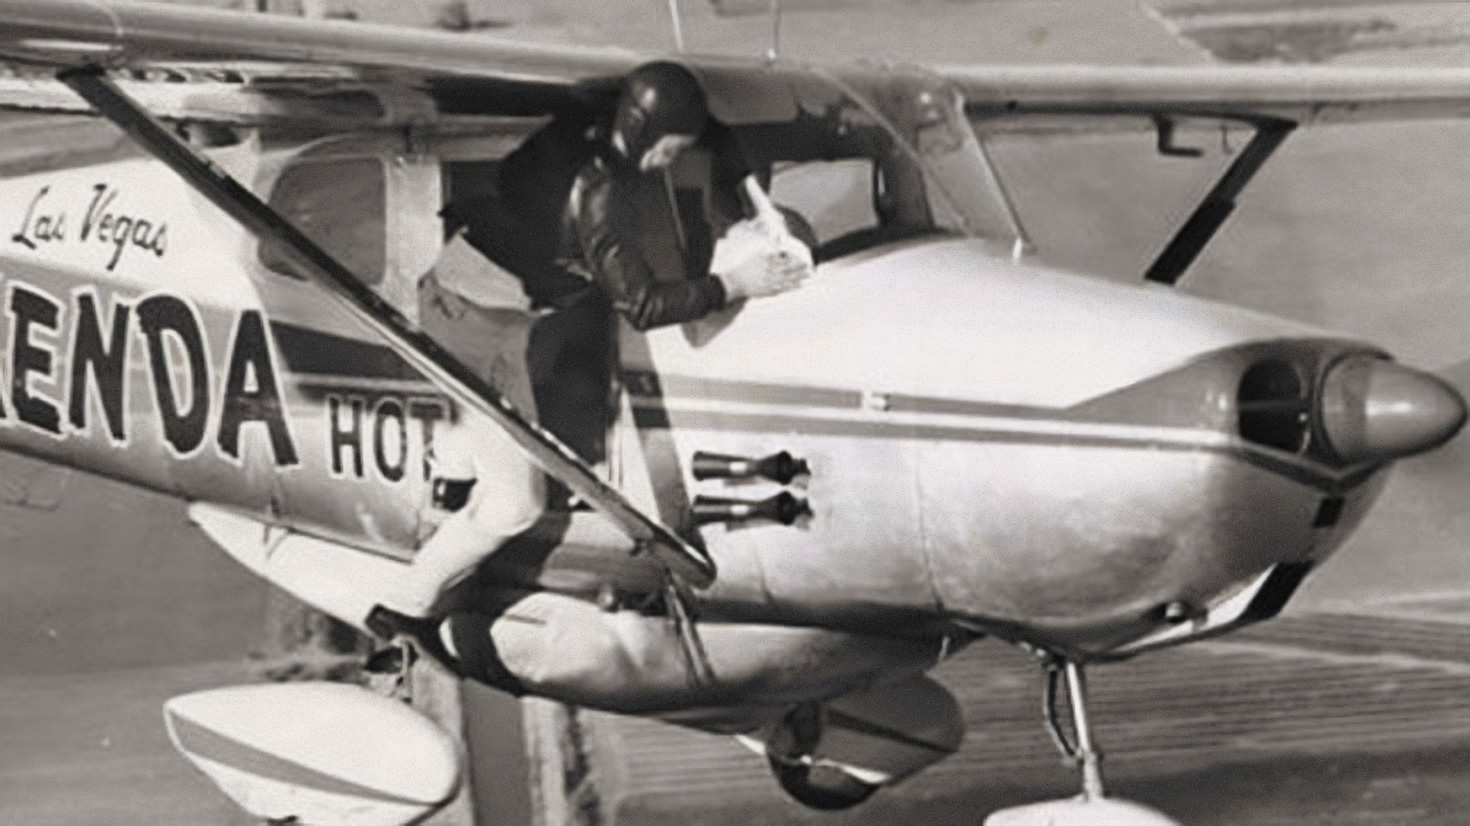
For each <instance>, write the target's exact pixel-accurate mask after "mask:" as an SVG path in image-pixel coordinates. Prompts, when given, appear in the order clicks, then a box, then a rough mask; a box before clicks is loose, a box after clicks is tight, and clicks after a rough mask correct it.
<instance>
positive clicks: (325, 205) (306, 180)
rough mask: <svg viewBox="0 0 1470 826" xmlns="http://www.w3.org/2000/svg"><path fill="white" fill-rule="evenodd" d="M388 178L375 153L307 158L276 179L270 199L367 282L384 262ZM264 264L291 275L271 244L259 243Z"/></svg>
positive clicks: (377, 277)
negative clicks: (347, 156) (351, 156)
mask: <svg viewBox="0 0 1470 826" xmlns="http://www.w3.org/2000/svg"><path fill="white" fill-rule="evenodd" d="M387 201H388V199H387V180H386V176H385V175H384V171H383V162H382V161H381V160H380V159H378V158H376V157H365V158H322V159H320V160H318V159H314V158H305V159H302V160H301V161H299V162H297V163H296V164H294V165H293V166H291V167H290V168H288V169H287V170H286V171H285V172H284V173H282V175H281V177H280V178H279V179H278V180H277V181H276V186H275V190H274V191H272V192H271V197H270V205H271V207H273V208H274V209H276V210H277V211H278V212H280V213H281V214H282V215H284V216H285V217H286V219H287V220H289V221H291V223H293V224H295V225H296V227H297V228H298V229H300V230H301V231H302V232H304V233H306V235H307V237H309V238H311V239H312V240H313V241H315V242H316V243H318V244H320V245H321V247H322V248H323V249H325V250H326V251H327V252H329V253H331V254H332V256H333V257H335V258H336V259H337V260H338V261H341V262H342V263H343V264H344V265H346V267H347V268H348V269H349V270H351V271H352V272H353V273H354V274H356V275H357V276H358V277H359V278H361V279H363V281H364V282H365V283H367V284H369V285H372V286H376V285H378V284H379V283H380V282H382V280H383V275H384V271H385V269H386V266H387V260H386V259H387ZM260 261H261V263H262V264H264V265H265V266H266V267H269V268H270V269H271V270H274V271H275V272H279V273H282V274H285V275H293V272H292V267H291V264H290V261H289V259H288V258H286V256H285V255H283V254H282V253H281V251H280V250H279V249H278V248H277V247H276V246H275V245H274V244H262V245H261V247H260Z"/></svg>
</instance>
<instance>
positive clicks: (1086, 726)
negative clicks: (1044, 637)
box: [1042, 657, 1107, 800]
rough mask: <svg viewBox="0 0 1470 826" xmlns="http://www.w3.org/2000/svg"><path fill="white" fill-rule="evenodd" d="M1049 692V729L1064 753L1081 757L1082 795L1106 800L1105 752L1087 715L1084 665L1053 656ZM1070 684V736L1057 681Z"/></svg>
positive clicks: (1046, 708) (1046, 704) (1046, 700)
mask: <svg viewBox="0 0 1470 826" xmlns="http://www.w3.org/2000/svg"><path fill="white" fill-rule="evenodd" d="M1045 667H1046V694H1045V698H1044V699H1043V700H1042V705H1043V711H1044V712H1045V714H1046V726H1047V730H1048V731H1049V732H1050V733H1051V736H1052V740H1054V741H1055V742H1056V744H1057V748H1058V749H1060V750H1061V752H1062V754H1064V755H1066V756H1067V757H1069V758H1071V759H1072V760H1075V761H1077V768H1078V770H1079V771H1080V772H1081V775H1082V799H1083V800H1102V799H1103V798H1104V797H1106V796H1107V792H1106V791H1105V790H1104V788H1103V777H1102V752H1101V751H1099V750H1098V748H1097V746H1096V744H1094V743H1093V740H1092V726H1091V724H1090V722H1089V721H1088V719H1087V675H1086V674H1085V673H1084V672H1083V670H1082V665H1081V664H1080V663H1077V662H1073V661H1072V660H1061V659H1058V658H1055V657H1049V658H1048V661H1047V663H1046V666H1045ZM1062 680H1065V681H1066V684H1067V705H1068V710H1069V711H1070V712H1071V717H1072V731H1073V737H1072V738H1068V737H1067V733H1066V731H1065V730H1064V729H1063V728H1062V723H1061V719H1060V714H1059V712H1060V709H1058V708H1057V684H1058V683H1059V682H1061V681H1062Z"/></svg>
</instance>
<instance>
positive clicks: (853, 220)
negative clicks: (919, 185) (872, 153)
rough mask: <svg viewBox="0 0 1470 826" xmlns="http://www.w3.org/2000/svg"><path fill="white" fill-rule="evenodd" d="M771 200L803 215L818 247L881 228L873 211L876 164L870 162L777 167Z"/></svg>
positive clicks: (795, 164)
mask: <svg viewBox="0 0 1470 826" xmlns="http://www.w3.org/2000/svg"><path fill="white" fill-rule="evenodd" d="M770 195H771V200H772V201H774V202H775V203H776V204H778V205H780V206H784V207H790V208H792V209H795V210H796V211H797V212H800V213H801V215H802V217H804V218H806V219H807V221H808V222H810V223H811V225H812V229H813V230H814V231H815V232H816V234H817V243H818V244H819V245H820V244H825V243H827V242H828V241H831V240H832V239H834V238H840V237H842V236H844V235H847V234H849V233H853V232H857V231H859V230H865V229H872V228H874V227H876V226H878V215H877V213H876V212H875V211H874V209H873V162H872V161H871V160H869V159H868V158H843V159H841V160H835V161H807V162H802V163H789V164H788V163H777V164H776V165H775V167H774V168H773V169H772V171H771V187H770Z"/></svg>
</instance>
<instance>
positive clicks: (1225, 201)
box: [1143, 118, 1296, 286]
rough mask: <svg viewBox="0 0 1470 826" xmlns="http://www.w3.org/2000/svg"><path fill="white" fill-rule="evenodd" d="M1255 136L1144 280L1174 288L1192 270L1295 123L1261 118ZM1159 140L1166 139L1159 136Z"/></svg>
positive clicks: (1171, 241)
mask: <svg viewBox="0 0 1470 826" xmlns="http://www.w3.org/2000/svg"><path fill="white" fill-rule="evenodd" d="M1254 123H1255V127H1256V134H1255V135H1253V136H1252V137H1251V140H1250V143H1247V144H1246V145H1245V148H1244V149H1242V150H1241V151H1240V154H1239V155H1236V156H1235V161H1234V162H1233V163H1231V164H1230V168H1228V169H1226V170H1225V174H1224V175H1221V176H1220V180H1218V181H1216V182H1215V186H1214V188H1213V189H1211V190H1210V192H1209V194H1208V195H1206V196H1205V199H1204V200H1203V201H1201V202H1200V205H1199V206H1198V207H1195V210H1194V214H1193V215H1190V216H1189V220H1188V221H1185V222H1184V226H1182V227H1180V228H1179V231H1178V232H1177V233H1175V234H1174V237H1173V238H1172V239H1170V241H1169V245H1168V246H1167V247H1164V251H1163V252H1161V253H1159V257H1158V258H1157V259H1155V260H1154V263H1153V265H1152V266H1150V267H1149V268H1148V272H1147V273H1145V274H1144V276H1143V277H1144V278H1145V279H1147V280H1149V281H1157V282H1159V283H1160V284H1169V285H1170V286H1172V285H1173V284H1174V283H1175V282H1177V281H1178V280H1179V276H1181V275H1183V274H1184V271H1185V270H1187V269H1189V265H1190V264H1193V263H1194V259H1196V258H1198V257H1199V254H1200V252H1201V251H1203V250H1204V248H1205V245H1206V244H1208V243H1210V239H1211V238H1214V237H1215V233H1216V232H1219V231H1220V227H1221V225H1223V224H1224V223H1225V219H1226V218H1229V217H1230V213H1231V212H1233V211H1235V199H1236V197H1238V196H1239V195H1240V193H1241V190H1243V189H1245V186H1246V184H1248V183H1250V182H1251V179H1252V178H1254V177H1255V175H1256V173H1257V172H1259V171H1260V169H1261V166H1262V165H1264V164H1265V163H1266V160H1267V159H1268V158H1270V157H1271V153H1273V152H1275V151H1276V148H1277V147H1278V146H1280V145H1281V142H1282V141H1284V140H1286V136H1287V135H1289V134H1291V130H1293V129H1295V128H1296V124H1295V123H1294V122H1292V121H1289V120H1282V119H1279V118H1262V119H1259V120H1255V121H1254ZM1160 135H1161V137H1160V141H1161V143H1162V141H1163V140H1164V139H1163V137H1162V135H1163V133H1162V132H1161V133H1160Z"/></svg>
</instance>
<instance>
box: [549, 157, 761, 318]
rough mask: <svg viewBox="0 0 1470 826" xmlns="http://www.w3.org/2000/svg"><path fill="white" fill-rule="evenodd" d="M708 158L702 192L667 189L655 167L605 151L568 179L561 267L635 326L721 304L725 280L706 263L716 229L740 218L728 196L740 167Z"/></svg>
mask: <svg viewBox="0 0 1470 826" xmlns="http://www.w3.org/2000/svg"><path fill="white" fill-rule="evenodd" d="M713 156H714V158H715V159H716V160H715V161H714V162H713V165H714V167H715V168H714V169H713V170H712V171H711V174H710V177H709V187H708V189H707V190H699V189H688V188H680V189H677V190H673V187H671V186H668V185H667V184H666V180H665V177H664V175H663V174H662V173H658V172H650V173H643V172H639V171H638V170H637V169H635V168H633V167H632V166H630V165H629V164H627V163H626V162H625V161H622V160H620V159H616V158H610V157H606V156H600V157H597V158H595V159H593V160H592V161H591V162H590V163H588V164H586V165H585V166H583V167H582V170H581V172H580V173H579V174H578V176H577V179H576V181H575V182H574V183H573V185H572V191H571V196H570V198H569V199H568V202H567V213H566V220H565V222H564V228H563V266H565V267H566V268H567V269H568V270H570V271H572V272H576V273H578V274H580V275H582V276H584V277H586V278H588V279H589V280H591V281H593V282H594V283H596V284H598V285H599V286H600V287H601V288H602V289H603V291H604V292H605V293H606V294H607V297H608V300H609V301H610V302H611V303H612V305H613V307H615V308H616V309H617V310H618V311H619V312H620V313H622V315H623V317H624V318H626V319H627V320H628V323H629V324H631V325H632V326H633V327H634V328H636V329H638V330H648V329H652V328H654V327H659V326H663V325H666V324H677V323H680V322H685V321H692V320H694V319H698V318H702V317H704V316H705V315H707V314H709V313H711V312H713V311H715V310H719V309H721V308H723V307H724V306H725V301H726V295H725V287H724V284H722V283H721V282H720V280H719V279H718V278H716V277H714V276H712V275H710V273H709V265H710V259H711V257H712V255H713V253H714V239H715V238H716V237H717V232H718V233H723V231H724V229H725V228H726V227H727V226H728V225H729V224H730V223H733V222H734V221H735V220H739V218H741V217H743V216H742V215H741V214H740V213H741V211H742V209H741V207H740V204H739V201H738V196H736V195H735V194H734V193H735V189H736V187H735V184H736V183H737V182H738V181H739V179H740V178H739V177H736V176H741V170H742V167H741V166H739V165H737V164H735V163H731V162H729V161H727V160H721V159H722V158H723V159H728V158H732V157H733V158H738V155H733V154H729V153H725V152H718V151H717V152H715V153H714V155H713ZM741 177H743V176H741ZM671 190H673V192H672V193H671ZM671 194H672V200H671ZM675 202H676V203H677V206H676V203H675ZM732 213H733V214H732Z"/></svg>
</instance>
